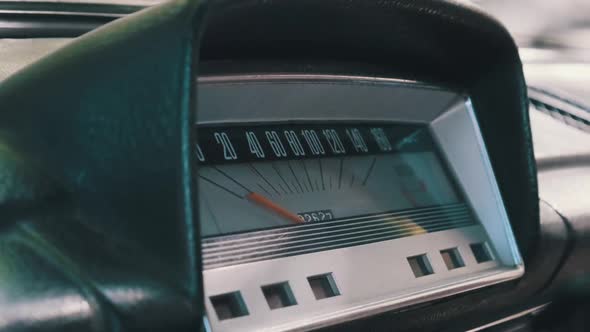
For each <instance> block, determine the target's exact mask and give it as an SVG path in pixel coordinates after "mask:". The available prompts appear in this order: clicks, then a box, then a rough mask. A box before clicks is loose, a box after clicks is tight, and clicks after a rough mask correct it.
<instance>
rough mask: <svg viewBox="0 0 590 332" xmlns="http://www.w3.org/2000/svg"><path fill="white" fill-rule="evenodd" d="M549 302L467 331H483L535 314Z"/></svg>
mask: <svg viewBox="0 0 590 332" xmlns="http://www.w3.org/2000/svg"><path fill="white" fill-rule="evenodd" d="M549 304H551V302H549V303H545V304H541V305H540V306H536V307H533V308H530V309H527V310H524V311H521V312H519V313H516V314H514V315H510V316H508V317H505V318H502V319H499V320H497V321H494V322H491V323H488V324H486V325H483V326H480V327H476V328H474V329H471V330H468V331H467V332H478V331H483V330H485V329H488V328H490V327H494V326H496V325H500V324H503V323H506V322H509V321H511V320H515V319H518V318H521V317H524V316H527V315H536V314H538V313H540V312H541V311H543V310H545V308H546V307H547V306H548V305H549Z"/></svg>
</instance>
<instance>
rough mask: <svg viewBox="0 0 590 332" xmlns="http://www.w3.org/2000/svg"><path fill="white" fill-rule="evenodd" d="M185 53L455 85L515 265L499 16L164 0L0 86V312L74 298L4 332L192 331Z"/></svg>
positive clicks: (515, 187) (509, 67) (195, 245)
mask: <svg viewBox="0 0 590 332" xmlns="http://www.w3.org/2000/svg"><path fill="white" fill-rule="evenodd" d="M205 15H207V20H206V21H205V20H204V17H205ZM205 23H206V24H205ZM201 36H202V39H199V37H201ZM199 49H200V57H201V59H200V60H197V54H198V53H199ZM197 64H198V66H199V67H200V70H202V71H203V73H205V74H212V73H215V74H231V73H243V72H247V73H261V72H298V73H301V72H303V73H328V74H345V75H364V76H383V77H398V78H405V79H413V80H420V81H424V82H427V83H434V84H438V85H441V86H445V87H449V88H451V89H453V90H456V91H460V92H464V93H466V94H469V95H470V97H471V98H472V101H473V106H474V108H475V110H476V116H477V118H478V120H479V123H480V124H481V130H482V133H483V136H484V140H485V143H486V145H487V148H488V151H489V154H490V158H491V162H492V165H493V168H494V172H495V174H496V177H497V179H498V182H499V187H500V190H501V194H502V196H503V199H504V202H505V204H506V208H507V212H508V214H509V217H510V220H511V221H512V224H513V228H514V231H515V234H516V236H517V239H518V242H519V245H520V247H521V251H523V252H524V253H525V258H526V255H527V253H528V252H530V248H532V246H533V245H534V240H535V237H536V234H537V231H538V214H539V212H538V200H537V185H536V171H535V163H534V156H533V151H532V145H531V139H530V132H529V125H528V113H527V96H526V88H525V83H524V79H523V75H522V68H521V63H520V61H519V58H518V53H517V49H516V46H515V45H514V42H513V41H512V39H511V37H510V36H509V34H508V32H507V31H506V30H505V29H504V28H503V27H502V26H501V25H500V24H499V23H498V22H497V21H495V20H494V19H492V18H490V17H489V16H487V15H485V14H483V13H482V12H480V11H478V10H477V9H475V8H474V7H472V6H467V5H463V4H459V3H456V2H448V1H437V0H428V1H426V0H419V1H416V0H403V1H372V0H371V1H367V0H358V1H357V0H355V1H344V0H328V1H313V0H283V1H251V0H247V1H226V0H223V1H217V2H214V3H212V4H211V6H210V7H209V9H207V7H205V6H204V5H203V3H202V2H197V1H189V0H174V1H171V2H169V3H167V4H163V5H161V6H157V7H153V8H149V9H146V10H145V11H141V12H138V13H136V14H133V15H131V16H128V17H125V18H123V19H121V20H117V21H114V22H112V23H111V24H109V25H106V26H104V27H102V28H100V29H98V30H96V31H93V32H91V33H88V34H87V35H84V36H82V37H80V38H78V39H77V40H75V41H73V42H72V43H71V44H68V45H66V46H64V47H63V48H61V49H60V50H58V51H56V52H54V53H52V54H49V55H47V56H46V57H45V58H43V59H41V60H40V61H38V62H36V63H34V64H32V65H31V66H28V67H27V68H25V69H23V70H21V71H19V72H17V73H16V74H14V75H13V76H12V77H10V78H9V79H7V80H5V81H3V82H2V83H1V84H0V108H1V109H2V110H3V111H2V112H1V114H0V133H1V135H0V139H1V140H2V144H3V146H4V147H5V148H3V149H1V150H0V163H1V164H2V165H3V168H4V171H3V174H2V176H3V177H4V179H16V180H15V181H14V186H12V187H8V189H6V190H5V192H4V194H3V196H2V200H1V202H0V203H1V204H2V209H3V213H4V214H5V216H7V218H5V220H4V221H3V226H4V227H3V228H2V230H1V232H0V245H1V246H2V248H4V249H3V250H2V251H1V252H2V254H1V255H0V256H1V257H2V259H3V260H4V261H6V262H8V263H7V264H10V265H11V266H12V270H11V276H10V277H9V276H8V275H6V274H2V275H0V278H1V279H2V280H7V283H4V285H9V286H8V288H9V289H10V292H6V289H7V288H5V287H4V286H3V288H2V290H1V291H2V292H4V294H3V295H4V296H1V297H0V298H4V299H6V300H4V301H6V302H5V303H0V305H2V306H3V308H4V307H6V306H9V303H11V302H17V301H21V302H22V303H23V304H24V305H29V304H31V303H33V302H34V301H36V300H38V298H39V297H40V298H45V299H54V300H56V301H58V303H60V304H64V303H66V302H67V297H66V295H68V294H74V295H72V296H74V297H75V301H76V303H81V304H83V306H82V307H87V308H88V310H87V311H83V310H80V311H76V312H73V313H68V312H56V313H55V315H57V316H51V317H50V318H40V319H35V320H31V319H30V318H29V317H27V316H26V315H22V314H20V315H19V314H18V313H19V312H18V311H15V312H14V313H13V315H12V316H10V317H11V318H10V319H11V320H10V321H9V322H8V323H7V324H8V325H7V326H8V327H9V328H14V330H18V328H19V327H23V326H24V327H25V329H26V328H34V329H37V330H41V331H43V330H67V329H71V330H76V329H77V330H80V329H84V330H87V331H112V330H119V329H122V330H127V329H133V330H151V331H154V330H162V331H167V330H176V331H180V330H187V331H190V330H198V329H199V325H200V318H201V317H202V316H203V312H202V293H201V284H200V283H201V280H200V272H201V270H200V269H201V266H200V236H199V230H198V229H199V227H198V221H197V219H196V218H195V217H194V202H195V195H196V190H195V189H196V188H195V183H194V181H193V178H194V174H195V171H196V169H195V166H194V165H195V164H196V160H194V159H195V156H194V154H193V153H191V151H192V150H191V142H192V136H193V134H194V133H192V132H191V131H190V130H189V128H192V124H193V122H194V112H193V107H194V105H195V91H196V88H197V87H196V86H195V80H194V77H195V76H196V74H197ZM32 276H37V277H39V280H34V278H33V277H32ZM40 276H41V277H40ZM8 281H9V283H8ZM33 285H36V287H37V288H36V289H42V290H43V291H41V292H36V293H35V292H31V291H29V290H31V289H33V288H32V286H33ZM125 292H127V294H129V293H133V294H142V296H135V297H128V296H120V295H121V294H122V293H125ZM70 299H71V298H70ZM483 302H484V301H483V300H481V301H479V302H478V305H483V304H484V303H483ZM473 307H474V308H476V307H477V306H476V305H474V306H473ZM164 316H165V317H164ZM449 317H450V318H452V317H455V316H453V315H450V316H444V318H449ZM444 318H440V319H441V320H443V319H444ZM414 327H415V326H414Z"/></svg>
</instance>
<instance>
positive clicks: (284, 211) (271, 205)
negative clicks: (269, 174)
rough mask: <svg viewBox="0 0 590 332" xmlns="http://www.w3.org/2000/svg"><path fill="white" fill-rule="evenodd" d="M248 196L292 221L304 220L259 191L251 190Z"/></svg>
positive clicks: (300, 221)
mask: <svg viewBox="0 0 590 332" xmlns="http://www.w3.org/2000/svg"><path fill="white" fill-rule="evenodd" d="M246 198H247V199H249V200H250V201H252V202H254V203H256V204H259V205H261V206H263V207H265V208H267V209H269V210H271V211H273V212H275V213H276V214H278V215H280V216H281V217H284V218H287V219H289V220H291V221H292V222H294V223H296V224H301V223H303V220H301V219H300V218H299V217H298V216H297V215H296V214H294V213H292V212H290V211H289V210H287V209H285V208H284V207H282V206H280V205H278V204H277V203H275V202H273V201H271V200H270V199H268V198H266V197H264V196H262V195H260V194H258V193H255V192H251V193H249V194H248V195H246Z"/></svg>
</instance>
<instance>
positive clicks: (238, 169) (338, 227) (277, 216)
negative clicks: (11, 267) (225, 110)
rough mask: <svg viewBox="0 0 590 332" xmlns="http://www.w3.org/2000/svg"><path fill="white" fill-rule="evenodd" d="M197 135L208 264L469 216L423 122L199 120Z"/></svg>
mask: <svg viewBox="0 0 590 332" xmlns="http://www.w3.org/2000/svg"><path fill="white" fill-rule="evenodd" d="M198 138H199V140H198V144H197V146H196V153H197V157H198V159H199V162H200V168H199V188H200V195H199V200H200V223H201V228H202V234H203V236H204V237H205V239H204V243H203V255H204V262H205V265H206V266H207V262H209V263H210V264H211V266H217V265H219V264H221V265H226V264H233V263H235V262H236V260H237V261H241V262H244V261H251V260H258V259H266V258H265V257H267V256H270V257H271V258H272V257H278V256H281V257H282V256H284V255H291V254H299V253H306V252H313V251H318V250H328V249H333V248H337V247H342V246H349V245H355V244H365V243H371V242H375V241H383V240H388V239H391V238H397V237H403V236H412V235H417V234H423V233H427V232H433V231H440V230H446V229H451V228H456V227H463V226H466V225H471V224H473V223H474V222H475V221H474V219H473V216H472V214H471V212H470V209H469V208H468V207H467V206H466V204H465V203H464V199H463V196H462V193H461V192H460V191H458V190H457V189H456V185H455V184H454V183H453V181H452V178H451V177H450V176H449V174H448V170H447V169H446V168H445V166H444V164H443V162H442V160H441V158H440V157H439V155H438V153H437V150H436V145H435V143H434V142H433V140H432V137H431V136H430V133H429V131H428V128H427V127H426V126H421V125H399V124H396V125H392V124H387V125H384V124H376V125H373V124H363V125H362V126H361V125H359V126H349V125H336V126H322V125H317V124H314V125H273V126H269V125H266V126H248V127H246V126H226V127H199V128H198ZM249 255H250V256H249ZM216 264H217V265H216Z"/></svg>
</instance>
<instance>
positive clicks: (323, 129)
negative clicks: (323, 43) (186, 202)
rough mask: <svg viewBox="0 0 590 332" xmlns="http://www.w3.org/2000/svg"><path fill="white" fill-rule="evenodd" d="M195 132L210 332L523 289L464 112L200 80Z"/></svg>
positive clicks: (371, 85)
mask: <svg viewBox="0 0 590 332" xmlns="http://www.w3.org/2000/svg"><path fill="white" fill-rule="evenodd" d="M196 128H197V143H196V146H195V153H196V155H197V158H198V160H199V178H198V185H199V208H200V213H199V221H200V225H201V232H202V255H203V257H202V259H203V276H204V286H205V294H206V299H205V306H206V308H207V322H208V324H209V325H210V327H211V329H212V330H213V331H230V330H231V331H236V330H240V331H253V330H255V331H260V330H277V331H286V330H300V329H310V328H315V327H320V326H325V325H330V324H334V323H338V322H342V321H346V320H350V319H355V318H359V317H363V316H367V315H371V314H375V313H379V312H382V311H385V310H391V309H395V308H401V307H404V306H408V305H412V304H416V303H420V302H425V301H430V300H434V299H438V298H440V297H444V296H448V295H450V294H454V293H458V292H463V291H467V290H470V289H474V288H479V287H484V286H488V285H491V284H494V283H498V282H502V281H505V280H510V279H514V278H517V277H519V276H520V275H522V273H523V266H522V261H521V259H520V254H519V252H518V249H517V247H516V245H515V242H514V237H513V235H512V231H511V229H510V225H509V223H508V218H507V216H506V212H505V209H504V207H503V203H502V200H501V196H500V195H499V192H498V188H497V185H496V183H495V179H494V176H493V171H492V169H491V165H490V162H489V159H488V158H487V154H486V152H485V144H484V143H483V140H482V139H481V135H480V133H479V129H478V126H477V121H476V119H475V116H474V114H473V110H472V109H471V104H470V102H469V98H468V97H467V96H464V95H462V94H460V93H456V92H453V91H448V90H444V89H440V88H437V87H433V86H428V85H425V84H421V83H418V82H410V81H399V80H390V79H380V78H364V77H344V76H318V75H315V76H314V75H306V76H303V75H265V76H231V77H228V76H212V77H206V78H201V79H200V81H199V112H198V119H197V124H196Z"/></svg>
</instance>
